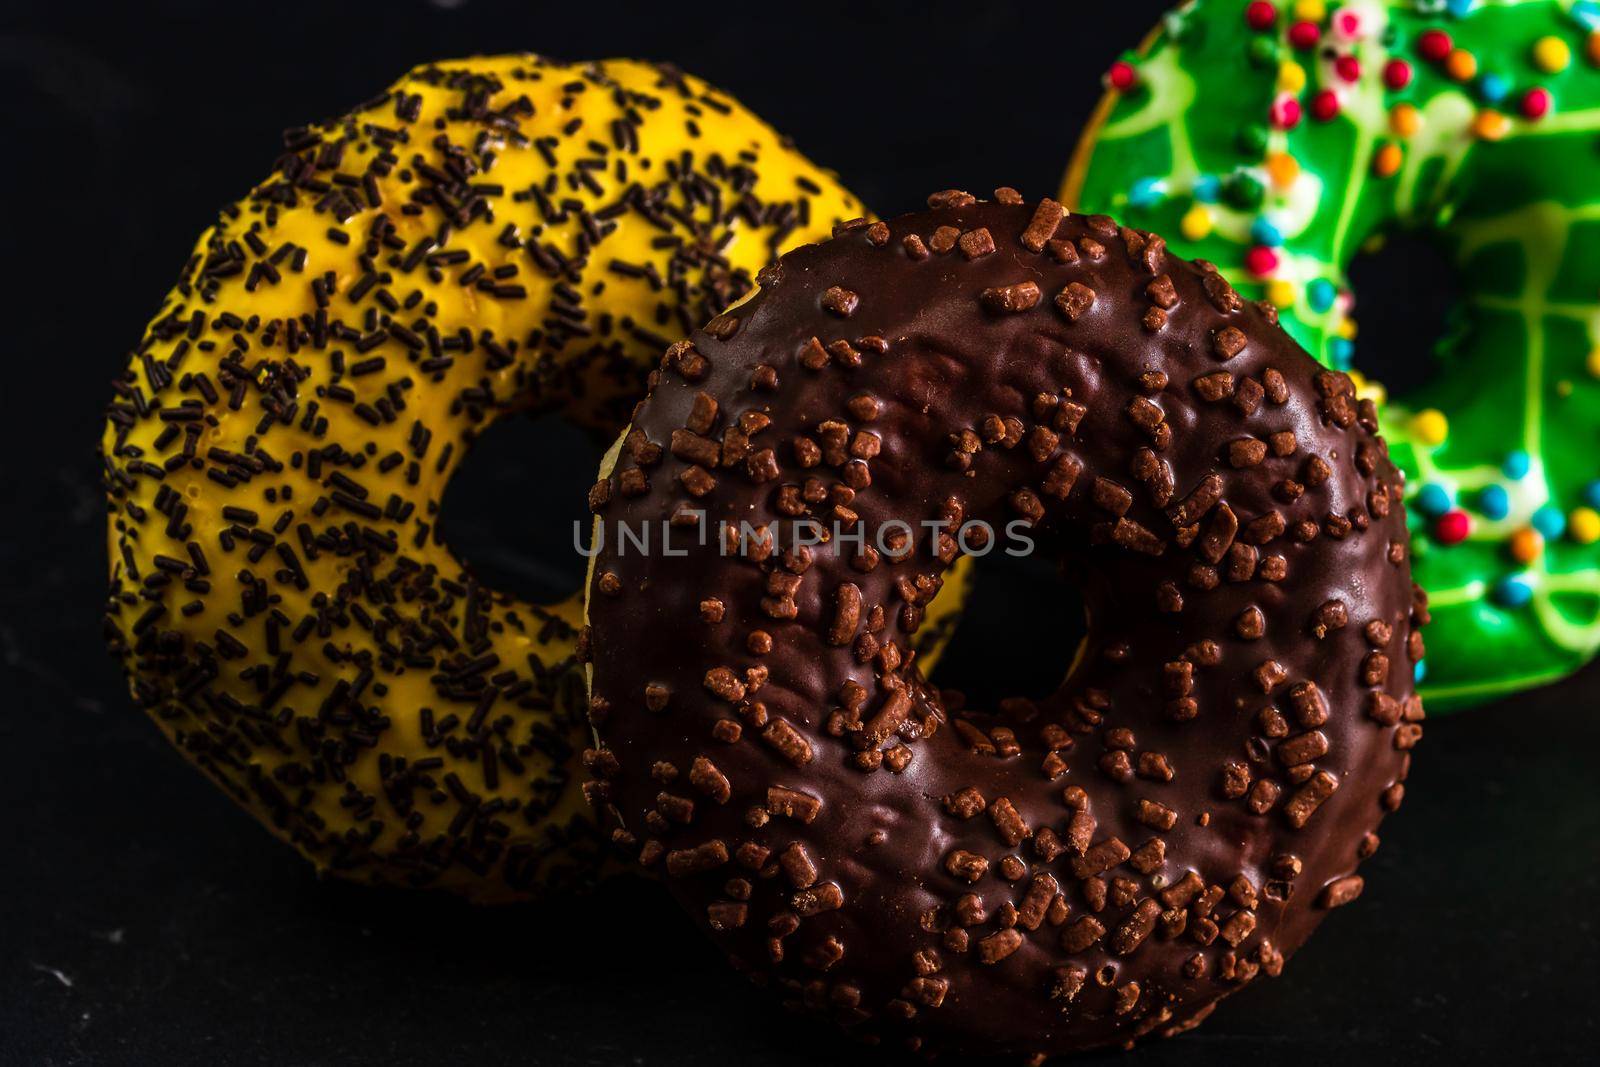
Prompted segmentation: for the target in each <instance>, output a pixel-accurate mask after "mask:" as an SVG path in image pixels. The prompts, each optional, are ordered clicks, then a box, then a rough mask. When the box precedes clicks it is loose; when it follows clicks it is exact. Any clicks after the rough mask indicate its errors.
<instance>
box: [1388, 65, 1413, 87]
mask: <svg viewBox="0 0 1600 1067" xmlns="http://www.w3.org/2000/svg"><path fill="white" fill-rule="evenodd" d="M1383 84H1385V85H1387V86H1388V87H1389V88H1391V89H1404V88H1405V87H1406V86H1408V85H1410V84H1411V64H1410V63H1407V62H1406V61H1405V60H1403V59H1391V60H1389V62H1387V63H1385V64H1384V66H1383Z"/></svg>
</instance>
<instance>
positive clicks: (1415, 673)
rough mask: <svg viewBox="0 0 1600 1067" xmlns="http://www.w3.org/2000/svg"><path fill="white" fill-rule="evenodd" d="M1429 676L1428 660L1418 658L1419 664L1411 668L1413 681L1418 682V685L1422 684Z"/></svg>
mask: <svg viewBox="0 0 1600 1067" xmlns="http://www.w3.org/2000/svg"><path fill="white" fill-rule="evenodd" d="M1427 676H1428V661H1427V660H1425V659H1419V660H1417V665H1416V666H1415V667H1412V668H1411V679H1412V681H1414V682H1416V683H1417V684H1418V685H1421V684H1422V680H1423V679H1424V678H1426V677H1427Z"/></svg>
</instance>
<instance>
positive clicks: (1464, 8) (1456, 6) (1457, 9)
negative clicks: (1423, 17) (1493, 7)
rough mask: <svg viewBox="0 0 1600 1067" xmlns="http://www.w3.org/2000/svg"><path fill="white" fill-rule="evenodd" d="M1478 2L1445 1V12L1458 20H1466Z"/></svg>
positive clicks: (1467, 0) (1466, 0) (1473, 0)
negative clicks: (1474, 4)
mask: <svg viewBox="0 0 1600 1067" xmlns="http://www.w3.org/2000/svg"><path fill="white" fill-rule="evenodd" d="M1475 2H1476V0H1445V5H1444V6H1445V10H1446V11H1448V12H1450V14H1452V15H1454V16H1455V17H1456V18H1458V19H1460V18H1466V17H1467V14H1468V13H1469V12H1470V11H1471V10H1472V5H1473V3H1475Z"/></svg>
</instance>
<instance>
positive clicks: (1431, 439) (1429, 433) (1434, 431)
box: [1411, 408, 1450, 445]
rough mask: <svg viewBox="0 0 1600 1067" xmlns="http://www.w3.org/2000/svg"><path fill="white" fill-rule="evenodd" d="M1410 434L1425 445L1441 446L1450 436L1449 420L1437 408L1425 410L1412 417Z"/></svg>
mask: <svg viewBox="0 0 1600 1067" xmlns="http://www.w3.org/2000/svg"><path fill="white" fill-rule="evenodd" d="M1411 432H1412V434H1413V435H1415V436H1416V438H1417V440H1419V441H1421V442H1422V443H1423V444H1425V445H1442V444H1444V439H1445V438H1446V437H1449V436H1450V420H1449V419H1447V418H1445V417H1444V412H1442V411H1440V410H1439V409H1438V408H1427V409H1425V410H1423V411H1419V412H1417V413H1416V415H1414V416H1412V419H1411Z"/></svg>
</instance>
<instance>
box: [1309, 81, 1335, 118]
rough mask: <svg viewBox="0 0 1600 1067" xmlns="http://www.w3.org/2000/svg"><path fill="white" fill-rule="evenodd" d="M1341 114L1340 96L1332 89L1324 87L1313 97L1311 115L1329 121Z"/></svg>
mask: <svg viewBox="0 0 1600 1067" xmlns="http://www.w3.org/2000/svg"><path fill="white" fill-rule="evenodd" d="M1338 114H1339V96H1338V94H1337V93H1335V92H1334V91H1333V90H1332V89H1323V90H1321V91H1320V92H1318V93H1317V95H1315V96H1313V97H1312V98H1311V116H1312V118H1314V119H1316V120H1317V121H1318V122H1328V121H1329V120H1331V119H1333V118H1334V117H1335V116H1336V115H1338Z"/></svg>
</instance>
